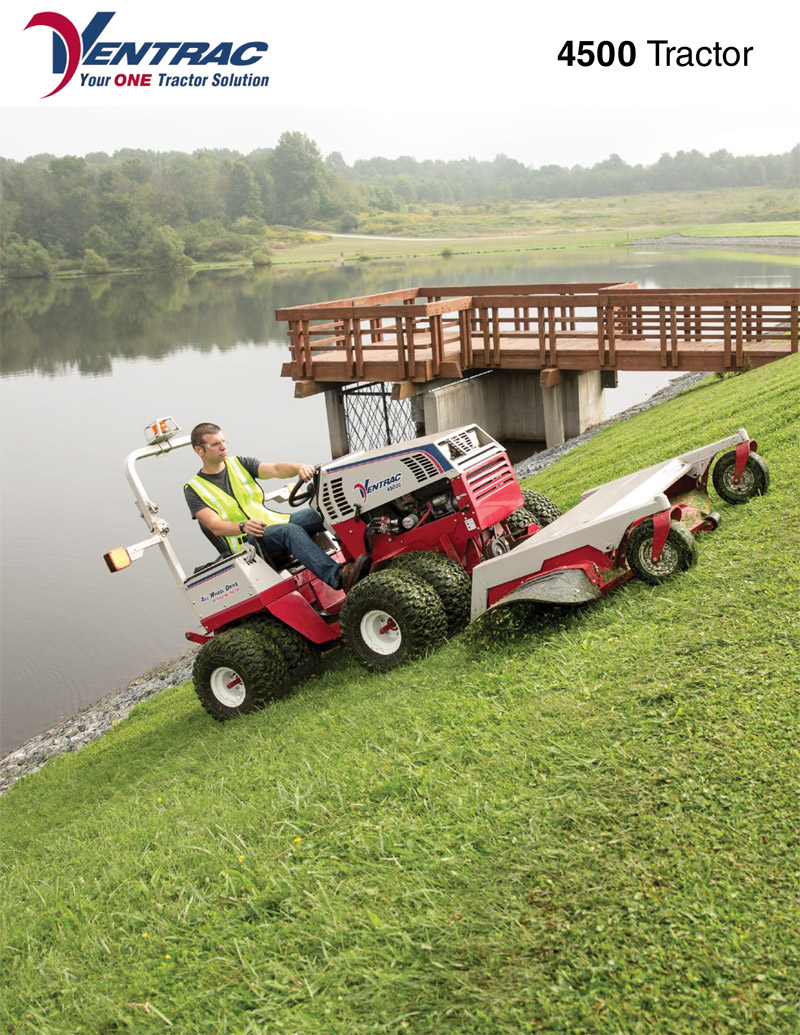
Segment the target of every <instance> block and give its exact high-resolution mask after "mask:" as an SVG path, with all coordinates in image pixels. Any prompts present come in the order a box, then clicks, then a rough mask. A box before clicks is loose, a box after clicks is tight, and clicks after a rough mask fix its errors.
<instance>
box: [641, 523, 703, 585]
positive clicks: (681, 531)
mask: <svg viewBox="0 0 800 1035" xmlns="http://www.w3.org/2000/svg"><path fill="white" fill-rule="evenodd" d="M654 535H655V529H654V527H653V522H652V521H643V522H642V523H641V525H637V526H636V528H634V530H633V531H632V532H631V534H630V536H629V537H628V545H627V546H626V547H625V557H626V560H627V561H628V566H629V567H630V569H631V571H632V572H633V573H634V575H637V576H638V577H639V578H640V579H643V580H644V581H645V582H649V583H651V585H657V584H658V583H660V582H665V581H666V580H667V579H668V578H671V576H673V575H676V574H677V573H678V572H679V571H686V570H687V568H691V566H692V565H693V564H696V563H697V543H696V542H695V540H694V536H693V535H692V533H691V532H690V531H689V530H688V529H687V528H685V527H684V526H683V525H682V524H681V523H680V522H679V521H670V525H669V532H668V533H667V540H666V542H665V543H664V548H663V550H662V551H661V556H660V557H659V558H658V560H657V561H653V559H652V553H653V538H654Z"/></svg>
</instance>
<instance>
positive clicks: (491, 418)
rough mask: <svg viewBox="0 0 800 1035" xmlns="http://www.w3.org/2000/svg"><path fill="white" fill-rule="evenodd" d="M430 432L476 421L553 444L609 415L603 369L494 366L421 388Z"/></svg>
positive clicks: (493, 430)
mask: <svg viewBox="0 0 800 1035" xmlns="http://www.w3.org/2000/svg"><path fill="white" fill-rule="evenodd" d="M421 396H422V401H423V407H424V421H425V433H426V434H428V435H430V434H433V433H435V432H437V431H444V430H446V429H447V428H454V427H458V426H459V425H461V424H470V423H472V422H474V423H476V424H480V426H481V427H482V428H484V430H486V431H488V433H489V434H490V435H492V436H493V437H494V438H497V439H499V440H500V441H503V440H508V439H514V440H516V441H520V442H545V443H546V444H547V447H548V449H549V448H550V447H551V446H557V445H560V444H561V443H562V442H564V441H566V439H567V438H572V437H574V436H575V435H579V434H580V433H581V432H582V431H585V430H586V428H588V427H591V425H593V424H598V423H599V422H600V421H602V420H603V419H604V418H605V403H604V400H603V389H602V386H601V383H600V374H599V372H598V371H596V370H586V371H560V372H559V371H553V372H550V371H528V370H524V371H508V370H493V371H489V372H487V373H485V374H480V375H478V376H477V377H471V378H467V379H465V380H462V381H455V382H453V383H452V384H448V385H444V386H442V387H436V388H430V389H428V390H426V391H424V392H422V393H421Z"/></svg>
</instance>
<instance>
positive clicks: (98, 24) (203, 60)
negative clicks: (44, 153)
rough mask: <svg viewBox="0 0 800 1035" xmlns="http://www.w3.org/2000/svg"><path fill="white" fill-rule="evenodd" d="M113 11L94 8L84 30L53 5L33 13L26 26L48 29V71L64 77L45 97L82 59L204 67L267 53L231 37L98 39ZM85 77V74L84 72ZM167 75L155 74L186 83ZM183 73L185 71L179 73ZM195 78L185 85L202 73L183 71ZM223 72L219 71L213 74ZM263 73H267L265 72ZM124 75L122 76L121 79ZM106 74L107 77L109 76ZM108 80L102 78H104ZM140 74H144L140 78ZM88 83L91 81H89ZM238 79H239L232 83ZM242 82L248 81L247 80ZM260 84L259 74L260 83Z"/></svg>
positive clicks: (135, 81) (127, 80) (128, 78)
mask: <svg viewBox="0 0 800 1035" xmlns="http://www.w3.org/2000/svg"><path fill="white" fill-rule="evenodd" d="M115 13H116V12H114V11H98V12H97V14H95V16H94V17H93V18H92V20H91V21H90V22H89V24H88V25H87V26H86V28H85V29H84V30H83V32H79V31H78V29H77V28H76V27H75V25H73V23H72V22H71V21H70V20H69V18H66V17H65V16H64V15H63V14H57V13H56V12H55V11H42V12H40V13H39V14H35V15H34V16H33V18H31V20H30V21H29V22H28V24H27V25H26V26H25V28H26V29H30V28H32V27H34V26H37V25H38V26H43V27H44V28H46V29H52V30H53V72H54V74H56V75H61V74H62V73H63V78H62V79H61V82H60V83H59V84H58V86H56V87H55V89H54V90H51V91H50V93H48V94H45V97H52V96H53V94H55V93H58V92H59V90H63V89H64V87H65V86H66V85H67V83H69V82H70V80H71V79H72V77H73V76H74V75H75V73H76V71H77V70H78V67H79V66H81V65H87V66H90V67H91V68H92V69H93V70H94V69H95V67H96V66H111V67H112V68H113V67H114V66H119V65H120V64H122V63H123V62H124V64H125V65H126V66H130V65H136V66H140V65H142V64H144V65H162V67H163V66H169V65H180V64H181V63H186V64H189V65H195V66H203V67H204V69H205V71H211V70H213V68H209V67H208V66H214V65H236V66H242V65H253V64H255V63H256V62H257V61H260V60H261V58H262V56H263V54H265V53H266V51H267V49H268V45H267V44H266V43H264V42H263V41H262V40H251V41H250V42H249V43H241V44H238V45H234V44H233V43H217V44H211V43H198V42H191V43H180V42H177V43H176V42H145V43H126V42H123V43H120V42H119V37H117V39H116V40H115V41H114V42H106V41H105V40H101V39H100V34H101V33H102V32H103V30H104V29H105V28H106V26H107V25H108V23H109V22H110V21H111V19H112V18H113V17H114V14H115ZM84 78H86V77H84ZM172 78H177V77H169V76H167V75H165V74H163V73H162V74H161V75H160V76H159V79H160V80H163V82H162V83H160V84H159V85H165V86H166V85H170V86H175V85H181V86H183V85H187V84H185V83H183V82H181V83H180V84H178V83H176V82H172V81H169V82H168V81H167V80H171V79H172ZM184 78H187V77H184ZM188 78H193V79H194V80H195V81H194V82H192V83H189V84H188V85H204V84H205V81H206V79H207V77H205V78H203V82H202V84H201V83H200V82H199V80H200V78H201V77H188ZM216 78H224V77H219V76H218V77H216ZM265 78H266V77H265ZM121 79H122V80H124V82H121V81H120V80H121ZM151 79H152V74H148V75H145V76H141V75H139V76H132V75H124V76H116V77H115V78H114V82H115V85H118V86H122V85H136V86H138V85H147V86H149V85H150V80H151ZM108 80H110V77H108ZM108 80H107V81H108ZM141 80H145V81H144V82H141ZM90 85H93V84H90ZM212 85H222V86H225V85H228V83H227V81H225V82H219V83H217V82H214V83H213V84H212ZM235 85H240V84H238V83H237V84H235ZM244 85H251V84H250V83H249V82H248V83H246V84H244ZM255 85H260V80H259V84H255Z"/></svg>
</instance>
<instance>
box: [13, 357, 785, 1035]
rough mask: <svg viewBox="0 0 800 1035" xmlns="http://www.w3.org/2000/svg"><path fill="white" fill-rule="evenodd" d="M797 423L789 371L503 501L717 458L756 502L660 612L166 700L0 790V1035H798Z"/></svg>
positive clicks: (761, 377)
mask: <svg viewBox="0 0 800 1035" xmlns="http://www.w3.org/2000/svg"><path fill="white" fill-rule="evenodd" d="M799 410H800V357H798V356H795V357H792V358H790V359H788V360H785V361H782V362H780V363H774V364H772V365H770V366H768V367H765V368H763V369H760V370H757V371H752V372H749V373H747V374H745V375H743V376H738V377H731V378H726V379H723V380H719V379H714V378H710V379H709V380H707V381H705V382H703V383H702V384H700V385H698V386H697V387H695V388H693V389H691V390H689V391H688V392H686V393H684V394H683V395H681V396H680V397H678V398H677V399H676V400H674V401H673V402H670V403H666V404H664V405H662V406H660V407H658V408H656V409H654V410H651V411H648V412H646V413H644V414H641V415H639V416H637V417H636V418H634V419H632V420H630V421H627V422H625V423H620V424H616V425H614V426H612V427H610V428H608V429H607V430H606V431H604V432H603V433H602V434H601V435H600V436H598V437H597V438H595V439H594V440H593V441H592V442H590V443H588V444H587V445H585V446H583V447H582V448H580V449H577V450H575V451H574V452H573V453H571V454H569V455H568V456H567V457H565V458H564V459H563V460H561V461H560V462H559V463H558V464H557V465H556V466H555V467H553V468H551V469H549V470H547V471H545V472H543V473H542V474H541V475H540V476H538V477H537V478H536V479H534V480H532V481H531V482H529V483H528V484H530V486H531V487H534V488H536V489H537V490H538V491H540V492H544V493H545V494H547V495H548V496H550V497H551V498H553V499H555V500H556V501H557V502H558V503H559V504H560V505H561V506H562V507H567V506H570V505H572V504H574V503H575V502H576V500H577V498H578V495H579V493H580V491H581V490H582V489H585V488H587V487H589V486H590V485H594V484H597V483H599V482H601V481H605V480H608V479H611V478H614V477H616V476H618V475H621V474H623V473H625V472H627V471H631V470H635V469H637V468H639V467H642V466H644V465H645V464H651V463H654V462H656V461H658V460H661V459H664V458H667V457H670V456H673V455H675V454H677V453H680V452H682V451H684V450H687V449H690V448H693V447H696V446H698V445H701V444H703V443H706V442H710V441H713V440H715V439H717V438H721V437H723V436H724V435H728V434H730V433H731V432H733V431H735V430H736V429H737V428H738V427H740V426H745V427H747V429H748V431H749V432H750V434H751V435H753V436H754V437H756V438H757V439H758V441H759V450H760V452H762V453H763V455H764V456H765V457H766V458H767V460H768V462H769V464H770V467H771V472H772V487H771V490H770V493H769V494H768V495H766V496H764V497H761V498H759V499H756V500H753V501H751V502H749V503H747V504H745V505H743V506H739V507H734V506H729V505H725V504H721V505H719V507H718V509H719V510H720V512H721V514H722V522H721V525H720V528H719V530H718V531H716V532H713V533H707V534H702V535H701V537H700V539H699V563H698V565H697V566H696V567H694V568H692V569H691V570H690V571H688V572H686V573H685V574H683V575H680V576H679V577H676V578H675V579H673V580H671V581H670V582H668V583H665V584H664V585H662V586H656V587H653V586H648V585H645V584H643V583H641V582H632V583H630V584H628V585H627V586H626V587H624V588H622V589H620V590H619V591H617V592H616V593H614V594H612V595H611V596H610V597H609V598H607V599H606V600H604V601H602V602H600V603H599V604H596V605H592V606H588V607H585V608H583V609H580V610H577V611H553V610H546V609H540V610H535V609H532V610H528V611H513V612H512V611H509V612H508V614H507V615H506V616H505V617H504V616H503V615H497V616H495V615H489V616H487V617H486V619H485V620H484V621H482V622H480V623H478V624H476V625H475V626H473V627H471V629H469V630H468V631H467V632H466V633H464V634H462V635H461V636H459V637H456V638H455V639H454V640H453V641H451V642H450V643H449V644H448V645H447V646H446V647H445V648H444V649H443V650H442V651H440V652H439V653H437V654H434V655H432V656H430V657H428V658H426V659H423V660H422V661H418V662H416V663H414V664H412V665H410V666H409V667H408V668H404V669H399V670H397V671H394V672H391V673H389V674H388V675H384V676H376V675H371V674H369V673H367V672H366V671H364V670H363V669H361V668H360V667H359V666H358V665H357V664H356V663H355V662H354V661H353V660H352V659H348V657H346V656H345V655H344V652H343V651H339V652H338V653H336V654H333V655H332V656H331V657H330V658H329V659H328V664H327V666H326V670H325V674H324V675H323V676H322V678H320V679H319V680H315V681H312V682H310V683H307V684H305V685H304V686H302V687H301V688H300V689H299V690H298V691H297V692H296V693H295V694H294V695H293V696H291V697H289V698H287V699H285V700H282V701H279V702H277V703H275V704H273V705H271V706H269V707H268V708H267V709H265V710H264V711H262V712H258V713H256V714H253V715H251V716H247V717H246V718H243V719H241V720H237V721H235V722H231V723H227V724H225V725H222V726H220V725H219V724H217V723H214V722H212V721H211V719H210V718H208V716H206V715H205V713H204V712H203V711H202V709H201V708H200V707H199V705H198V703H197V701H196V699H195V697H194V694H193V692H192V689H191V687H190V686H184V687H176V688H175V689H174V690H171V691H167V692H165V693H164V694H163V695H162V696H161V697H159V698H157V699H155V700H153V701H150V702H148V703H146V704H142V705H141V706H139V707H138V708H136V709H135V710H134V712H133V713H132V715H131V716H130V718H128V719H126V720H125V721H124V722H122V723H120V724H119V725H118V726H117V727H115V728H114V729H113V730H112V731H111V732H110V733H108V734H107V735H106V736H105V737H103V738H102V739H101V740H99V741H96V742H95V743H93V744H92V745H90V746H88V747H86V748H84V749H83V750H82V751H80V752H79V753H77V754H75V755H70V756H66V757H63V758H58V759H56V760H54V761H52V762H50V763H49V764H48V765H47V766H46V767H45V768H44V769H43V770H42V771H41V772H39V773H37V774H35V775H33V776H30V777H27V778H25V779H24V780H22V781H21V782H20V783H19V784H18V785H17V786H16V787H15V788H14V789H13V790H11V791H10V792H9V793H8V794H7V795H6V796H5V798H4V799H3V802H2V812H3V827H2V829H3V853H2V866H3V900H4V908H3V913H4V923H5V929H4V931H3V932H2V944H3V947H4V948H3V956H4V960H3V982H2V1012H1V1014H0V1018H1V1019H2V1023H3V1027H4V1028H6V1027H7V1030H8V1031H13V1032H17V1033H23V1032H25V1033H28V1032H36V1033H46V1035H55V1033H75V1032H93V1033H105V1032H109V1033H110V1032H124V1031H129V1032H135V1033H137V1035H140V1033H149V1032H165V1031H174V1032H181V1033H189V1032H191V1033H209V1035H211V1033H215V1035H216V1033H222V1032H230V1033H270V1035H271V1033H276V1032H287V1033H304V1035H317V1033H327V1032H330V1033H347V1035H359V1033H368V1032H369V1033H372V1032H375V1033H377V1032H415V1033H428V1032H430V1033H434V1032H435V1033H441V1032H452V1033H458V1035H463V1033H468V1035H473V1033H474V1035H489V1033H508V1035H517V1033H520V1032H558V1033H564V1035H567V1033H569V1035H576V1033H582V1032H592V1033H595V1032H597V1033H608V1035H612V1033H613V1035H617V1033H625V1035H629V1033H640V1032H646V1033H659V1035H662V1033H675V1035H687V1033H695V1032H698V1033H699V1032H703V1033H726V1035H727V1033H730V1032H737V1033H739V1032H749V1033H753V1035H767V1033H781V1035H786V1033H788V1032H796V1031H797V1030H798V1027H799V1026H800V1011H799V1010H798V989H800V924H799V923H798V920H800V910H799V909H798V895H797V892H798V886H800V872H799V871H800V845H799V844H798V831H800V816H799V815H798V793H797V792H798V777H799V776H800V772H799V770H800V766H799V765H798V748H797V729H798V710H799V709H798V700H799V699H800V698H799V697H798V683H797V680H798V672H800V658H798V649H797V643H798V599H799V597H800V594H799V593H798V588H799V587H798V547H797V542H798V539H797V533H798V521H797V489H798V422H799V421H800V412H798V411H799ZM715 505H716V504H715ZM175 606H176V607H178V606H180V604H179V601H178V600H177V599H176V601H175Z"/></svg>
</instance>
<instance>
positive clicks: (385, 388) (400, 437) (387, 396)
mask: <svg viewBox="0 0 800 1035" xmlns="http://www.w3.org/2000/svg"><path fill="white" fill-rule="evenodd" d="M342 398H343V400H344V413H345V420H346V422H347V441H348V443H349V445H350V449H351V451H356V450H359V449H380V448H381V447H382V446H390V445H392V444H393V443H395V442H406V441H408V439H412V438H416V437H417V434H418V431H417V427H416V425H415V423H414V419H413V417H412V415H411V400H410V399H402V400H399V401H395V400H393V399H392V385H391V382H374V383H372V384H358V385H351V386H349V387H347V388H343V389H342Z"/></svg>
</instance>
